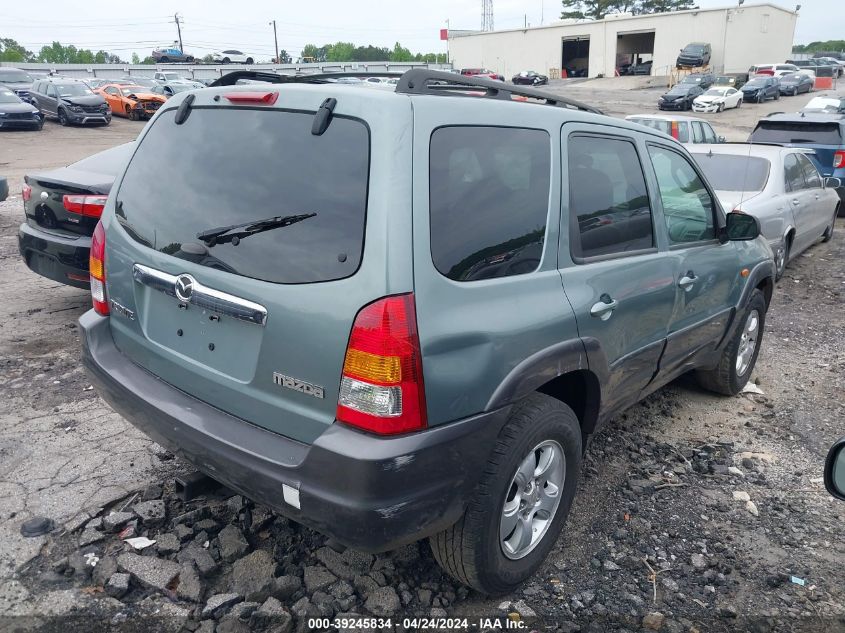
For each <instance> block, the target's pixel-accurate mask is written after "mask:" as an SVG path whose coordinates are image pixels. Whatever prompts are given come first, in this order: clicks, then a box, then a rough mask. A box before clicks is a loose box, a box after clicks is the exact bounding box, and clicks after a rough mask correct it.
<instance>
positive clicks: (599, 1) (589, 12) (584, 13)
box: [560, 0, 698, 20]
mask: <svg viewBox="0 0 845 633" xmlns="http://www.w3.org/2000/svg"><path fill="white" fill-rule="evenodd" d="M697 8H698V5H696V4H695V2H694V1H693V0H563V11H562V12H561V14H560V18H561V20H572V19H574V20H601V19H603V18H604V16H606V15H608V14H609V13H632V14H634V15H643V14H646V13H667V12H669V11H685V10H688V9H697Z"/></svg>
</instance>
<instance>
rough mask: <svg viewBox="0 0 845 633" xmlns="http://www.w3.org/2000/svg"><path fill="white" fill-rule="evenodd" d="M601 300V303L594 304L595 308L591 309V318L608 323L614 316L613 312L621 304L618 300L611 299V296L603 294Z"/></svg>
mask: <svg viewBox="0 0 845 633" xmlns="http://www.w3.org/2000/svg"><path fill="white" fill-rule="evenodd" d="M600 299H601V301H599V302H598V303H594V304H593V307H592V308H590V316H593V317H598V318H600V319H601V320H602V321H607V320H608V319H609V318H610V317H611V315H612V314H613V311H614V310H615V309H616V308H617V307H619V302H618V301H616V299H611V298H610V295H607V294H603V295H602V296H601V297H600Z"/></svg>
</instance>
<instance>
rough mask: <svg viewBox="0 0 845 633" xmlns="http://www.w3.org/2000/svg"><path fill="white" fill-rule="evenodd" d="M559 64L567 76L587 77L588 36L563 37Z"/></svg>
mask: <svg viewBox="0 0 845 633" xmlns="http://www.w3.org/2000/svg"><path fill="white" fill-rule="evenodd" d="M560 65H561V67H562V68H563V70H564V71H566V76H567V77H589V76H590V37H589V36H580V37H565V38H563V54H562V60H561V64H560ZM561 74H563V73H561Z"/></svg>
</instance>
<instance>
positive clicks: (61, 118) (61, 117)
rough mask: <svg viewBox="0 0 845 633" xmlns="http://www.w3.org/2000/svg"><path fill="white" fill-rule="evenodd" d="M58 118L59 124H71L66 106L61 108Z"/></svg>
mask: <svg viewBox="0 0 845 633" xmlns="http://www.w3.org/2000/svg"><path fill="white" fill-rule="evenodd" d="M58 119H59V125H68V124H69V121H68V120H67V113H66V112H65V109H64V108H59V110H58Z"/></svg>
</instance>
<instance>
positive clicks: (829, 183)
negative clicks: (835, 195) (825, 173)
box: [824, 176, 842, 189]
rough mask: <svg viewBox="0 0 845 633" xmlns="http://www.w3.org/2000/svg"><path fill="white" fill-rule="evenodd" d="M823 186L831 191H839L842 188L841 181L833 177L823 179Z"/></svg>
mask: <svg viewBox="0 0 845 633" xmlns="http://www.w3.org/2000/svg"><path fill="white" fill-rule="evenodd" d="M824 186H825V187H830V188H831V189H839V187H841V186H842V180H841V179H840V178H835V177H833V176H831V177H829V178H825V179H824Z"/></svg>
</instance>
